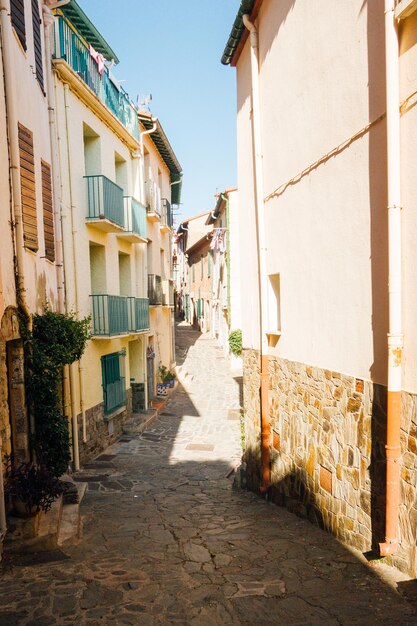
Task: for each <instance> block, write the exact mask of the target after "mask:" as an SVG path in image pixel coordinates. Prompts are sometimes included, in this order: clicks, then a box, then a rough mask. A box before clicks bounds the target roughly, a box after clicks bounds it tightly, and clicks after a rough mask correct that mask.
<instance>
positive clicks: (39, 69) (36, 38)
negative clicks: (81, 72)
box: [32, 0, 43, 91]
mask: <svg viewBox="0 0 417 626" xmlns="http://www.w3.org/2000/svg"><path fill="white" fill-rule="evenodd" d="M32 22H33V45H34V48H35V68H36V78H37V79H38V83H39V84H40V86H41V87H42V91H43V65H42V38H41V17H40V13H39V4H38V0H32Z"/></svg>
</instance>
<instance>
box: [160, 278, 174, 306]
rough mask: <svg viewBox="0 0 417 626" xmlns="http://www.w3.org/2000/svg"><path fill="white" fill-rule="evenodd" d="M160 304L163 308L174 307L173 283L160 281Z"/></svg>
mask: <svg viewBox="0 0 417 626" xmlns="http://www.w3.org/2000/svg"><path fill="white" fill-rule="evenodd" d="M162 304H163V305H165V306H174V281H172V280H164V281H162Z"/></svg>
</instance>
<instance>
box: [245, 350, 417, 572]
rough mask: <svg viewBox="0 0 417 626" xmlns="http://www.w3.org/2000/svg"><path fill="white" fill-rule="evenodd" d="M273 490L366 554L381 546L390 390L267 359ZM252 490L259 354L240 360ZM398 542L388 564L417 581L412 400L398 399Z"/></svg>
mask: <svg viewBox="0 0 417 626" xmlns="http://www.w3.org/2000/svg"><path fill="white" fill-rule="evenodd" d="M269 375H270V398H269V399H270V419H271V483H272V485H271V490H270V497H271V499H273V500H274V501H275V502H276V503H277V504H281V505H285V506H287V507H288V508H289V509H290V510H292V511H293V512H295V513H297V514H298V515H301V516H303V517H307V518H308V519H310V521H312V522H313V523H316V524H319V525H320V526H321V527H323V528H326V529H327V530H329V531H331V532H332V533H333V534H334V535H335V536H336V537H338V538H340V539H342V540H343V541H345V542H346V543H348V544H349V545H352V546H354V547H356V548H358V549H360V550H361V551H362V552H365V551H368V550H371V549H374V550H376V549H377V548H378V543H379V542H380V541H383V540H384V532H385V529H384V520H385V472H386V468H385V441H386V389H385V388H384V387H383V386H380V385H375V384H373V383H372V382H371V381H369V380H362V379H359V378H353V377H351V376H345V375H343V374H341V373H339V372H331V371H328V370H323V369H319V368H316V367H310V366H308V365H305V364H302V363H296V362H291V361H287V360H284V359H278V358H275V357H271V358H270V370H269ZM244 410H245V431H246V432H245V434H246V450H245V460H246V465H247V483H248V486H249V487H250V488H251V489H253V490H254V491H257V489H258V486H259V476H260V420H259V353H258V352H256V351H254V350H245V351H244ZM402 453H403V459H402V473H401V476H402V479H401V500H400V501H401V510H400V540H401V545H400V547H399V549H398V551H397V554H396V555H395V556H394V557H392V561H393V563H394V564H395V565H396V566H397V567H399V568H400V569H402V570H403V571H405V572H407V573H409V574H411V575H413V576H415V575H416V574H417V551H416V540H417V477H416V471H415V470H416V469H417V396H414V395H412V394H408V393H403V418H402Z"/></svg>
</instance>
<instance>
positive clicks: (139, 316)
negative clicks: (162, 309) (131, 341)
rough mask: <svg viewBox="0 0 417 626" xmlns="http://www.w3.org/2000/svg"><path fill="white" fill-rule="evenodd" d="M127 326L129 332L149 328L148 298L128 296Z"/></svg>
mask: <svg viewBox="0 0 417 626" xmlns="http://www.w3.org/2000/svg"><path fill="white" fill-rule="evenodd" d="M129 301H130V302H129V327H130V331H131V332H141V331H144V330H149V328H150V326H149V299H148V298H129Z"/></svg>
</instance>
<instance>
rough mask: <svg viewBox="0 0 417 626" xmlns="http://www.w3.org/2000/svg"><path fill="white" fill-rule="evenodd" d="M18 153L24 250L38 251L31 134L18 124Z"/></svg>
mask: <svg viewBox="0 0 417 626" xmlns="http://www.w3.org/2000/svg"><path fill="white" fill-rule="evenodd" d="M18 132H19V153H20V186H21V197H22V213H23V236H24V242H25V248H28V249H29V250H33V251H34V252H36V251H37V250H38V221H37V214H36V191H35V160H34V156H33V134H32V133H31V131H30V130H28V129H27V128H25V127H24V126H22V124H18Z"/></svg>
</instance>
